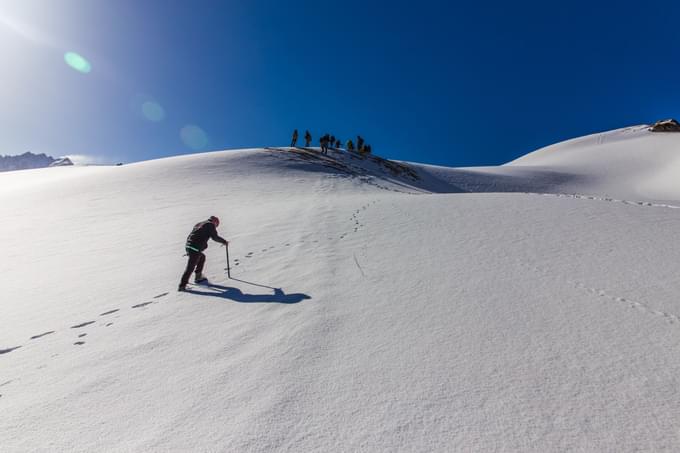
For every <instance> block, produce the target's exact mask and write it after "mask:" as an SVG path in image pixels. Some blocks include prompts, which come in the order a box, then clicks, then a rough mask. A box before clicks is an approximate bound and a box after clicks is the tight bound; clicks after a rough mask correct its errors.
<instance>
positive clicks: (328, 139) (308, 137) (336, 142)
mask: <svg viewBox="0 0 680 453" xmlns="http://www.w3.org/2000/svg"><path fill="white" fill-rule="evenodd" d="M304 139H305V148H309V146H310V145H311V143H312V134H310V133H309V131H308V130H307V131H305V136H304ZM297 140H298V130H297V129H295V130H294V131H293V137H292V139H291V141H290V147H291V148H295V147H296V146H297ZM319 145H321V153H322V154H328V148H329V147H330V148H335V149H341V148H342V141H341V140H340V139H339V138H336V137H335V136H334V135H330V134H326V135H323V136H322V137H321V138H319ZM345 149H346V150H347V151H352V152H355V151H356V152H358V153H359V154H371V145H368V144H366V143H365V142H364V139H363V137H361V135H357V142H356V147H355V145H354V142H353V141H352V140H351V139H350V140H347V143H345Z"/></svg>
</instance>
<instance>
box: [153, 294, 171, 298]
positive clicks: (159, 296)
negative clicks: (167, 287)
mask: <svg viewBox="0 0 680 453" xmlns="http://www.w3.org/2000/svg"><path fill="white" fill-rule="evenodd" d="M167 295H168V293H161V294H159V295H158V296H153V298H154V299H160V298H161V297H165V296H167Z"/></svg>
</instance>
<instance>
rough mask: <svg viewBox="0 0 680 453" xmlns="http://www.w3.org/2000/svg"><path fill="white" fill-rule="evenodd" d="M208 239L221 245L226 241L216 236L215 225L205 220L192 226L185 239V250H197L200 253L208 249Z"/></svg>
mask: <svg viewBox="0 0 680 453" xmlns="http://www.w3.org/2000/svg"><path fill="white" fill-rule="evenodd" d="M208 239H212V240H213V241H216V242H220V243H222V244H226V243H227V241H225V240H224V239H222V238H221V237H220V236H219V235H218V234H217V228H215V224H214V223H212V222H211V221H209V220H206V221H203V222H200V223H197V224H196V225H195V226H194V229H193V230H191V233H189V237H188V238H187V245H186V248H189V249H192V250H193V249H198V251H199V252H202V251H203V250H205V249H207V248H208Z"/></svg>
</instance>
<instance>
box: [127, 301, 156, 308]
mask: <svg viewBox="0 0 680 453" xmlns="http://www.w3.org/2000/svg"><path fill="white" fill-rule="evenodd" d="M152 303H153V302H143V303H141V304H137V305H133V306H132V308H140V307H146V306H147V305H149V304H152Z"/></svg>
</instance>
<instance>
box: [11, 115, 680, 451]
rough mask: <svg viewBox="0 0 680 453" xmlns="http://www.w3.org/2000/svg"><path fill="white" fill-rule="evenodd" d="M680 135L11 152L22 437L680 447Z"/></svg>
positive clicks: (241, 447) (105, 441)
mask: <svg viewBox="0 0 680 453" xmlns="http://www.w3.org/2000/svg"><path fill="white" fill-rule="evenodd" d="M675 137H676V136H670V135H665V134H652V133H649V132H646V131H643V130H642V129H635V128H633V129H629V130H620V131H614V132H610V133H606V134H600V135H596V136H590V137H585V138H583V139H577V140H575V141H570V142H565V143H563V144H558V145H555V146H554V147H549V148H546V149H543V150H539V151H537V152H535V153H532V154H529V155H527V156H525V157H524V158H522V159H519V160H518V161H515V162H513V163H512V164H510V165H506V166H502V167H495V168H473V169H446V168H442V167H433V166H427V165H419V164H408V163H390V162H385V161H381V160H379V159H375V160H370V161H368V160H362V159H360V158H359V157H357V156H350V155H348V154H346V153H341V152H338V151H332V150H331V152H330V154H329V155H328V156H321V155H319V154H318V151H316V150H301V149H294V150H292V149H290V148H271V149H258V150H244V151H225V152H216V153H206V154H198V155H190V156H181V157H175V158H167V159H161V160H156V161H149V162H142V163H137V164H131V165H126V166H121V167H78V166H76V167H63V168H50V169H38V170H27V171H22V172H10V173H4V174H2V175H0V217H1V218H2V222H1V223H0V234H1V235H2V238H3V239H4V241H3V249H4V251H3V256H4V259H3V260H1V261H0V278H1V279H2V290H3V291H2V303H1V304H0V433H1V436H0V437H1V441H0V443H1V447H0V450H1V451H2V452H3V453H4V452H26V451H45V452H47V451H50V452H52V451H76V452H91V451H107V452H108V451H116V452H119V451H134V452H168V451H172V452H186V451H201V452H203V451H205V452H208V451H210V452H213V451H215V452H232V451H233V452H245V451H248V452H250V451H255V452H269V451H295V452H307V451H320V452H321V451H323V452H329V451H347V452H356V451H366V452H374V451H390V452H392V451H442V452H449V451H466V452H467V451H522V452H527V451H529V452H546V451H611V452H625V451H678V450H679V449H680V431H679V429H678V426H679V424H680V354H678V343H679V341H680V299H679V298H678V294H679V293H680V280H679V279H678V278H677V275H678V270H677V266H678V262H680V259H679V258H680V241H678V240H677V237H678V234H679V233H678V231H679V230H678V225H680V209H677V207H678V206H680V182H679V181H680V178H677V177H674V175H678V176H680V173H679V172H680V169H678V170H674V168H675V166H676V165H680V163H678V162H680V161H679V160H678V158H680V148H679V145H680V137H678V138H675ZM676 153H677V154H676ZM210 215H217V216H219V217H220V218H221V220H222V224H221V225H220V228H219V232H220V234H221V235H223V236H224V237H225V238H227V239H228V240H230V241H231V244H230V248H229V253H230V258H231V260H232V270H231V275H232V278H231V279H228V278H227V276H226V274H225V269H224V268H225V261H226V256H225V250H224V248H221V247H220V246H219V244H217V243H214V242H212V243H211V244H210V247H209V248H208V250H207V251H206V254H207V265H206V270H205V273H206V275H207V276H208V277H209V278H210V280H211V284H210V285H201V286H197V285H190V291H188V292H186V293H178V292H177V291H176V288H177V285H178V283H179V277H180V274H181V273H182V271H183V268H184V265H185V260H186V258H184V257H183V256H182V255H183V252H184V250H183V246H184V240H185V238H186V236H187V234H188V233H189V231H190V229H191V227H192V226H193V225H194V224H195V223H196V222H198V221H201V220H204V219H206V218H207V217H208V216H210Z"/></svg>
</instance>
